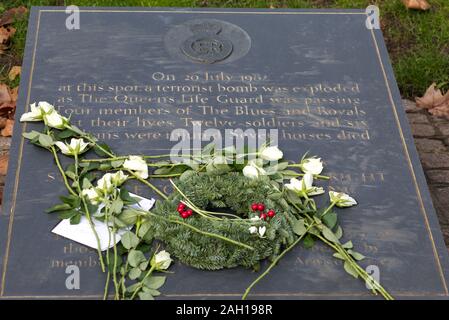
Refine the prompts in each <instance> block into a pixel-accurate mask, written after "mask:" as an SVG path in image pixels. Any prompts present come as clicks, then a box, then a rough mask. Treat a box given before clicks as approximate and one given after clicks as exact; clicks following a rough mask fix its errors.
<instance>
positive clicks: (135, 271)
mask: <svg viewBox="0 0 449 320" xmlns="http://www.w3.org/2000/svg"><path fill="white" fill-rule="evenodd" d="M141 274H142V271H141V270H140V269H139V268H132V269H131V270H130V271H129V274H128V276H129V278H130V279H131V280H136V279H137V278H138V277H140V275H141Z"/></svg>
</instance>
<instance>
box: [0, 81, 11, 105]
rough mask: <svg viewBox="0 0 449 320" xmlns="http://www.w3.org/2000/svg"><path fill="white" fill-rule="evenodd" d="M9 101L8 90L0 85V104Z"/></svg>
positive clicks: (5, 86) (4, 85)
mask: <svg viewBox="0 0 449 320" xmlns="http://www.w3.org/2000/svg"><path fill="white" fill-rule="evenodd" d="M9 101H11V95H10V93H9V88H8V86H7V85H6V84H3V83H0V103H3V102H9Z"/></svg>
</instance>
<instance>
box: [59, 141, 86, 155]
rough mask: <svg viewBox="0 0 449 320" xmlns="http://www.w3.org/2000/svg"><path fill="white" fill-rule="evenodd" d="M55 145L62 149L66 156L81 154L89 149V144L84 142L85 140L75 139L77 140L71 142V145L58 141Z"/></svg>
mask: <svg viewBox="0 0 449 320" xmlns="http://www.w3.org/2000/svg"><path fill="white" fill-rule="evenodd" d="M55 144H56V145H57V146H58V148H59V149H61V152H62V153H63V154H66V155H68V156H73V155H75V154H77V155H78V154H81V153H83V152H85V151H87V148H88V147H89V143H87V142H84V140H83V139H75V138H72V140H70V144H67V143H64V142H61V141H57V142H56V143H55Z"/></svg>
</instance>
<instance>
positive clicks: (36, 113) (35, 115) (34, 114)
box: [20, 101, 55, 122]
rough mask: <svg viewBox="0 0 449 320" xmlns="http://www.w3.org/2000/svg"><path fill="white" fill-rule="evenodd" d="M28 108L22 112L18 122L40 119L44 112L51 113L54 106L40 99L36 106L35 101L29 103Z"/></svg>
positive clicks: (42, 117) (42, 118)
mask: <svg viewBox="0 0 449 320" xmlns="http://www.w3.org/2000/svg"><path fill="white" fill-rule="evenodd" d="M30 110H31V111H29V112H26V113H24V114H22V116H21V117H20V122H28V121H42V120H44V116H45V115H46V114H49V113H52V112H53V111H54V110H55V107H53V106H52V105H51V104H49V103H48V102H42V101H41V102H39V103H38V105H37V106H36V103H33V104H30Z"/></svg>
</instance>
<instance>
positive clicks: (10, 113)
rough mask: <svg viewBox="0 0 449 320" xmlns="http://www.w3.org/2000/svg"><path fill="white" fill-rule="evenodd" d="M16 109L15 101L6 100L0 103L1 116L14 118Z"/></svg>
mask: <svg viewBox="0 0 449 320" xmlns="http://www.w3.org/2000/svg"><path fill="white" fill-rule="evenodd" d="M15 111H16V103H15V102H12V101H10V102H4V103H2V104H0V117H1V118H6V119H14V113H15Z"/></svg>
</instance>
